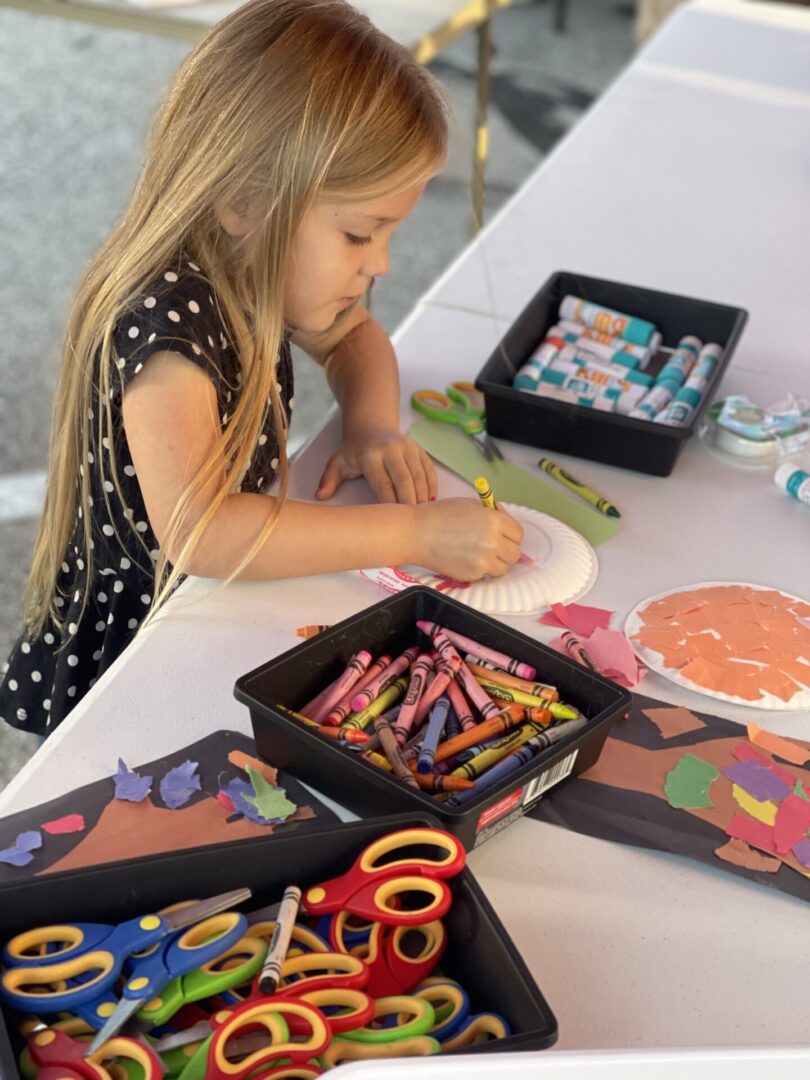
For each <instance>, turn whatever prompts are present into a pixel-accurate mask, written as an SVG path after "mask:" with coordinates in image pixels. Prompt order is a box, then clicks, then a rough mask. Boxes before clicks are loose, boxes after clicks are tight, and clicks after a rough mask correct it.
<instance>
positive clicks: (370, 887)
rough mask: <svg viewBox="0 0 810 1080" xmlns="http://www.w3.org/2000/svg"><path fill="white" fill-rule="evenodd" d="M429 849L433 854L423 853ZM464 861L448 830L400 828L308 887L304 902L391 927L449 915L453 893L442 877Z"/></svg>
mask: <svg viewBox="0 0 810 1080" xmlns="http://www.w3.org/2000/svg"><path fill="white" fill-rule="evenodd" d="M431 849H432V851H433V852H434V853H435V854H429V853H426V852H429V851H430V850H431ZM464 862H465V854H464V848H463V847H462V846H461V844H460V843H459V842H458V840H456V838H455V837H454V836H452V835H451V834H450V833H448V832H444V831H443V830H441V829H428V828H423V829H418V828H414V829H401V830H400V831H398V832H395V833H390V834H389V835H388V836H384V837H382V838H381V839H379V840H375V841H374V843H372V844H369V846H368V847H367V848H365V849H364V850H363V851H362V852H361V853H360V855H359V856H358V858H357V860H356V861H355V863H354V866H352V868H351V869H350V870H349V871H348V872H347V873H345V874H341V875H340V876H339V877H335V878H332V879H331V880H329V881H324V882H322V883H321V884H320V885H313V886H311V887H310V888H309V889H307V890H306V892H305V893H304V899H303V903H304V907H305V908H306V910H307V911H308V912H309V913H310V914H311V915H324V914H329V913H330V912H333V911H340V910H345V911H348V912H350V913H351V914H353V915H361V916H363V917H365V918H367V919H371V920H373V921H375V922H381V923H385V924H386V925H389V926H419V925H421V924H423V923H426V922H431V921H433V920H434V919H440V918H441V917H442V916H443V915H445V914H447V912H448V910H449V909H450V905H451V903H452V894H451V892H450V889H449V887H448V885H447V884H446V881H445V879H446V878H451V877H454V876H455V875H456V874H459V873H460V872H461V870H462V869H463V867H464ZM418 897H423V898H425V899H422V900H421V902H419V900H418Z"/></svg>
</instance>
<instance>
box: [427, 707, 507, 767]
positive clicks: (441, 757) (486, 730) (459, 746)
mask: <svg viewBox="0 0 810 1080" xmlns="http://www.w3.org/2000/svg"><path fill="white" fill-rule="evenodd" d="M517 723H519V721H517V720H515V719H513V717H512V716H511V715H510V714H509V713H506V714H505V715H502V716H493V717H492V718H491V719H489V720H482V721H481V723H480V724H476V726H475V727H474V728H471V729H470V730H469V731H462V733H461V734H460V735H456V737H455V739H445V741H444V742H443V743H439V745H438V747H437V748H436V756H435V758H434V761H437V762H439V761H446V760H447V758H451V757H453V756H454V755H455V754H457V753H458V752H459V751H460V750H466V749H467V747H469V746H475V744H476V743H479V742H483V741H484V740H485V739H491V738H494V737H495V736H496V735H505V734H506V732H507V731H508V730H509V729H510V728H512V727H514V726H515V724H517Z"/></svg>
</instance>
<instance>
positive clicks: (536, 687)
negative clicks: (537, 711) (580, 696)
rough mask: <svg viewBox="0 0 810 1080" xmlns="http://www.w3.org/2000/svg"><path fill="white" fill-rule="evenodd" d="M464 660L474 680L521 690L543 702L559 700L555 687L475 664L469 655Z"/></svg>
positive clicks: (486, 665) (489, 666)
mask: <svg viewBox="0 0 810 1080" xmlns="http://www.w3.org/2000/svg"><path fill="white" fill-rule="evenodd" d="M465 660H466V664H467V667H468V668H469V669H470V671H471V672H472V673H473V675H475V677H476V678H482V679H487V680H488V681H489V682H494V683H497V684H498V686H506V687H507V688H510V687H511V688H512V689H513V690H522V691H523V692H524V693H526V694H533V695H534V696H535V697H539V698H543V699H544V700H548V701H559V700H560V693H559V691H558V690H557V688H556V686H549V685H548V684H547V683H539V682H530V681H529V680H528V679H519V678H518V677H517V675H510V674H509V673H508V672H506V671H501V669H500V668H496V667H494V666H493V665H492V664H477V663H476V662H475V661H474V660H473V659H472V656H471V655H468V656H466V657H465Z"/></svg>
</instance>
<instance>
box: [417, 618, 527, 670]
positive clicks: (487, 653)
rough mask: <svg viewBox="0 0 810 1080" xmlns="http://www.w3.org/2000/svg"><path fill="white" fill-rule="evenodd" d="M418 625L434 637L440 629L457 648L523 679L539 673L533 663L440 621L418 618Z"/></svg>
mask: <svg viewBox="0 0 810 1080" xmlns="http://www.w3.org/2000/svg"><path fill="white" fill-rule="evenodd" d="M416 625H417V626H418V627H419V629H420V630H424V632H425V633H426V634H427V635H428V636H429V637H432V638H435V636H436V634H437V633H438V632H439V631H442V633H445V634H447V636H448V637H449V638H450V640H451V642H452V643H453V644H454V645H455V646H456V648H457V649H461V650H463V651H464V652H468V653H472V655H473V656H476V657H478V658H479V659H481V660H488V661H489V662H490V663H491V664H496V665H497V666H498V667H499V668H501V669H502V670H503V671H508V672H509V674H510V675H517V676H518V677H519V678H521V679H529V680H530V681H531V680H532V679H534V677H535V675H536V674H537V668H533V667H532V666H531V664H524V663H523V662H522V661H520V660H515V659H513V657H511V656H507V655H506V653H502V652H498V651H497V649H490V648H489V646H488V645H481V644H479V642H477V641H473V639H472V638H468V637H465V636H464V635H463V634H457V633H456V632H455V630H447V629H446V628H445V627H443V626H439V625H438V623H434V622H427V621H426V620H424V619H418V620H417V623H416Z"/></svg>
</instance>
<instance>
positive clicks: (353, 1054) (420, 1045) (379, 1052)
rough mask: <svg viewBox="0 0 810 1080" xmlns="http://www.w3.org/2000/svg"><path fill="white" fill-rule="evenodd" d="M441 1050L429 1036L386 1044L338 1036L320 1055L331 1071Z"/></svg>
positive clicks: (416, 1036) (418, 1055)
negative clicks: (354, 1063)
mask: <svg viewBox="0 0 810 1080" xmlns="http://www.w3.org/2000/svg"><path fill="white" fill-rule="evenodd" d="M441 1048H442V1047H441V1043H439V1042H438V1041H437V1040H436V1039H432V1038H431V1037H430V1036H429V1035H414V1036H413V1037H412V1038H410V1039H397V1040H396V1042H388V1043H363V1042H352V1040H351V1039H347V1038H346V1037H345V1036H344V1035H338V1036H336V1037H335V1038H334V1039H333V1040H332V1043H331V1045H330V1046H328V1047H327V1049H326V1050H325V1051H324V1052H323V1053H322V1054H321V1061H322V1062H323V1064H324V1066H325V1067H326V1068H327V1069H333V1068H334V1067H335V1065H341V1064H342V1063H343V1062H344V1061H364V1060H366V1059H367V1058H388V1057H397V1058H399V1057H425V1056H427V1055H429V1054H438V1053H439V1051H440V1050H441ZM263 1080H264V1078H263Z"/></svg>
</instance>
